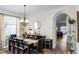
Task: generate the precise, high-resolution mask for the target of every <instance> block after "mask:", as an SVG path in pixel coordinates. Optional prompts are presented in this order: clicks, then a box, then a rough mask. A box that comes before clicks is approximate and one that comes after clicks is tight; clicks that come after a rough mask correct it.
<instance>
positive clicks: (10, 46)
mask: <svg viewBox="0 0 79 59" xmlns="http://www.w3.org/2000/svg"><path fill="white" fill-rule="evenodd" d="M12 42H13V39H12V38H11V37H9V44H8V49H9V51H10V52H11V51H12V48H13V43H12Z"/></svg>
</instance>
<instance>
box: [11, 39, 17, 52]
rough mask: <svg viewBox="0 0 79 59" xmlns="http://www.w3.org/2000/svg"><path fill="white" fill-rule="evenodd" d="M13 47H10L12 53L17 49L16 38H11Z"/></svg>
mask: <svg viewBox="0 0 79 59" xmlns="http://www.w3.org/2000/svg"><path fill="white" fill-rule="evenodd" d="M12 43H13V49H12V53H17V49H18V39H16V38H13V42H12Z"/></svg>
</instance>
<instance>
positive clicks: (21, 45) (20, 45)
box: [17, 39, 28, 54]
mask: <svg viewBox="0 0 79 59" xmlns="http://www.w3.org/2000/svg"><path fill="white" fill-rule="evenodd" d="M27 50H28V46H27V45H25V44H24V42H23V40H21V39H18V50H17V53H18V54H20V53H21V51H22V53H23V54H24V53H25V52H26V51H27Z"/></svg>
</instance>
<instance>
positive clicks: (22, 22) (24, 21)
mask: <svg viewBox="0 0 79 59" xmlns="http://www.w3.org/2000/svg"><path fill="white" fill-rule="evenodd" d="M20 22H21V24H22V25H23V26H24V27H25V26H26V25H28V24H29V20H27V19H26V5H24V19H23V20H20Z"/></svg>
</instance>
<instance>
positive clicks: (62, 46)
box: [54, 12, 71, 53]
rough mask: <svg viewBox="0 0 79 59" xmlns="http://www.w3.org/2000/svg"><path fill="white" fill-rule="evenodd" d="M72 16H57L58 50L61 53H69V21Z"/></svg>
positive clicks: (58, 14)
mask: <svg viewBox="0 0 79 59" xmlns="http://www.w3.org/2000/svg"><path fill="white" fill-rule="evenodd" d="M69 19H71V18H70V16H69V15H68V14H66V13H64V12H58V13H56V15H55V19H54V20H55V21H56V48H57V51H60V53H67V36H68V34H69V33H68V20H69Z"/></svg>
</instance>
